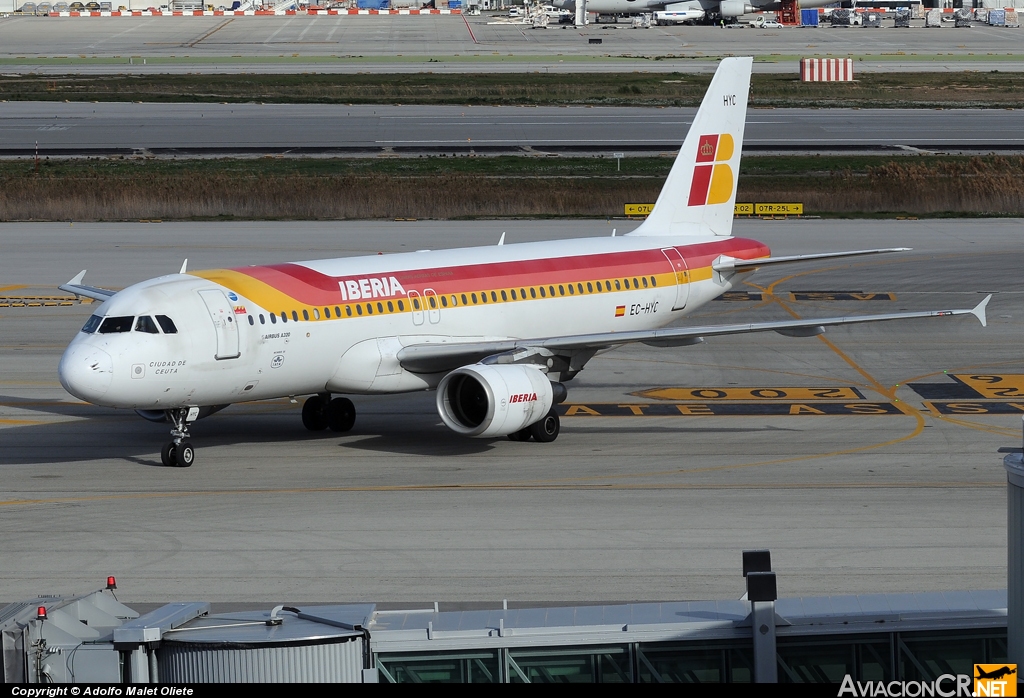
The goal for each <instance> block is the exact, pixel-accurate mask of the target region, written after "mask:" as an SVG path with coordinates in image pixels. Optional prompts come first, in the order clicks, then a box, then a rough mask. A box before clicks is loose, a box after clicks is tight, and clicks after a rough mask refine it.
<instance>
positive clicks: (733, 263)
mask: <svg viewBox="0 0 1024 698" xmlns="http://www.w3.org/2000/svg"><path fill="white" fill-rule="evenodd" d="M910 249H911V248H909V247H887V248H884V249H878V250H851V251H850V252H822V253H820V254H795V255H790V256H788V257H764V258H762V259H728V258H726V259H721V260H719V261H718V262H715V263H714V264H712V265H711V268H712V269H714V270H715V271H717V272H730V271H753V270H754V269H758V268H759V267H767V266H771V265H773V264H789V263H791V262H807V261H811V260H814V259H836V258H839V257H863V256H865V255H871V254H887V253H889V252H909V251H910Z"/></svg>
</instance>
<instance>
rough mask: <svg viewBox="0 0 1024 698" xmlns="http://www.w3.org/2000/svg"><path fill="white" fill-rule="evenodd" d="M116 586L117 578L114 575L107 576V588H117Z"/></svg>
mask: <svg viewBox="0 0 1024 698" xmlns="http://www.w3.org/2000/svg"><path fill="white" fill-rule="evenodd" d="M116 588H117V580H116V579H114V578H113V577H107V589H116Z"/></svg>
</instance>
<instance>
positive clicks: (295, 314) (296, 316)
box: [292, 310, 309, 322]
mask: <svg viewBox="0 0 1024 698" xmlns="http://www.w3.org/2000/svg"><path fill="white" fill-rule="evenodd" d="M306 319H307V320H308V319H309V316H308V315H307V316H306ZM292 320H294V321H295V322H298V321H299V314H298V313H297V312H295V311H294V310H293V311H292Z"/></svg>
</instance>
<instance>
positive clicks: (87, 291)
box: [57, 269, 117, 301]
mask: <svg viewBox="0 0 1024 698" xmlns="http://www.w3.org/2000/svg"><path fill="white" fill-rule="evenodd" d="M85 271H86V270H85V269H83V270H82V271H80V272H78V275H77V276H76V277H75V278H73V279H71V281H68V282H67V283H66V284H61V285H60V286H58V287H57V288H59V289H60V290H61V291H67V292H68V293H73V294H75V295H76V296H85V297H86V298H92V299H93V300H97V301H105V300H107V299H108V298H110V297H111V296H113V295H114V294H115V293H117V291H109V290H107V289H105V288H96V287H95V286H85V285H84V284H82V281H83V280H84V279H85Z"/></svg>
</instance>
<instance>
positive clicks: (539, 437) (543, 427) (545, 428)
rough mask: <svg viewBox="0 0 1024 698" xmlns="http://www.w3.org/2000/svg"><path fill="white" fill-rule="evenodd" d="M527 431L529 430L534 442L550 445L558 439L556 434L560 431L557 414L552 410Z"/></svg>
mask: <svg viewBox="0 0 1024 698" xmlns="http://www.w3.org/2000/svg"><path fill="white" fill-rule="evenodd" d="M527 429H529V430H530V435H531V436H533V438H534V440H535V441H538V442H540V443H542V444H547V443H551V442H552V441H554V440H555V439H557V438H558V432H559V430H560V429H561V424H560V423H559V421H558V413H557V412H555V410H554V409H552V410H551V411H550V412H548V413H547V414H546V415H544V419H542V420H540V421H539V422H536V423H535V424H531V425H530V426H529V427H527Z"/></svg>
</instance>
